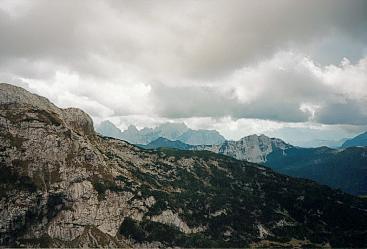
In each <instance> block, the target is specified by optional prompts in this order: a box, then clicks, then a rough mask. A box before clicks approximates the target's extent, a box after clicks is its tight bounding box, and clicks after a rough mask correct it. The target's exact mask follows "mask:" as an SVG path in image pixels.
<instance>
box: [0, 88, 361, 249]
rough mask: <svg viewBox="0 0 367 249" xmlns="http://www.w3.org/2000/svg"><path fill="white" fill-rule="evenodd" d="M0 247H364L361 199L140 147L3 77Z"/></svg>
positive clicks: (221, 159)
mask: <svg viewBox="0 0 367 249" xmlns="http://www.w3.org/2000/svg"><path fill="white" fill-rule="evenodd" d="M0 172H1V174H0V245H1V246H6V247H16V246H24V247H129V246H139V247H149V246H153V247H157V246H165V247H167V246H172V247H173V246H180V247H194V246H195V247H247V246H274V245H276V246H286V245H292V246H297V245H298V246H300V245H303V246H318V245H319V246H325V245H331V246H335V247H353V246H355V247H364V246H366V245H367V239H366V238H367V203H366V201H364V200H362V199H359V198H356V197H353V196H350V195H348V194H344V193H342V192H340V191H334V190H332V189H330V188H328V187H325V186H320V185H317V184H316V183H314V182H311V181H306V180H301V179H294V178H291V177H287V176H282V175H279V174H277V173H274V172H273V171H271V170H270V169H267V168H265V167H263V166H259V165H256V164H251V163H247V162H245V161H238V160H235V159H232V158H230V157H226V156H222V155H217V154H215V153H211V152H207V151H179V150H174V149H162V150H159V151H150V150H143V149H140V148H138V147H136V146H133V145H131V144H129V143H127V142H124V141H120V140H117V139H112V138H106V137H101V136H99V135H97V134H95V133H94V131H93V123H92V121H91V119H90V117H89V116H88V115H87V114H85V113H84V112H83V111H81V110H79V109H60V108H58V107H56V106H55V105H53V104H52V103H50V102H49V101H48V100H47V99H45V98H43V97H40V96H37V95H33V94H31V93H29V92H27V91H25V90H24V89H21V88H18V87H15V86H12V85H7V84H0Z"/></svg>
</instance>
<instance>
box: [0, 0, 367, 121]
mask: <svg viewBox="0 0 367 249" xmlns="http://www.w3.org/2000/svg"><path fill="white" fill-rule="evenodd" d="M14 1H15V0H14ZM366 26H367V1H364V0H349V1H341V0H340V1H339V0H325V1H316V0H311V1H306V0H305V1H293V0H270V1H242V0H241V1H240V0H230V1H216V0H214V1H165V0H162V1H117V0H116V1H115V0H110V1H95V2H93V4H92V3H91V2H90V1H85V0H79V1H71V0H65V1H48V0H35V1H32V2H31V3H29V2H28V3H27V8H25V10H24V11H22V13H20V14H19V15H15V16H14V15H11V13H8V12H6V11H5V10H3V9H2V8H0V33H1V36H2V38H1V41H0V44H1V45H0V70H1V72H2V73H1V75H0V76H1V77H4V78H3V79H13V78H17V77H18V78H28V79H31V80H42V81H45V82H51V84H50V85H49V86H50V88H52V87H53V86H54V85H53V84H52V81H55V73H56V72H58V71H65V72H68V73H70V74H76V75H78V76H79V78H80V81H78V82H77V83H76V84H79V85H78V86H72V87H69V86H66V87H59V88H58V90H60V91H63V93H64V94H65V96H69V95H68V94H67V92H68V91H69V92H70V93H72V95H71V96H74V95H76V97H79V98H80V99H83V100H85V101H86V102H85V103H83V106H86V107H87V108H89V109H90V110H91V112H93V115H96V116H98V112H105V113H110V112H109V111H110V109H111V111H113V113H114V114H115V115H130V114H133V113H137V114H146V115H149V114H150V115H152V116H157V115H159V116H161V117H167V118H183V117H193V116H194V117H195V116H196V117H199V116H210V117H223V116H232V117H234V118H261V119H272V120H280V121H286V122H305V121H308V120H309V118H310V113H307V112H304V111H302V110H300V105H301V104H303V103H306V104H314V105H319V106H320V109H319V110H318V112H317V113H316V116H315V117H314V121H317V122H322V123H353V124H362V123H366V122H367V120H366V118H365V116H366V113H365V112H364V111H363V108H362V106H364V104H365V101H363V100H360V99H357V100H356V99H353V96H352V97H350V96H348V97H349V98H350V99H351V100H350V101H347V102H345V101H344V103H343V99H345V98H346V96H344V95H347V93H344V92H342V91H341V90H339V89H337V90H335V89H334V88H333V87H330V86H328V85H327V84H325V82H322V80H320V79H319V78H317V76H315V74H312V72H310V70H309V69H307V68H306V69H305V68H304V67H298V68H297V65H290V66H288V68H286V71H282V70H277V69H267V68H262V67H261V65H262V63H264V62H265V63H266V61H268V60H271V58H273V56H274V54H276V53H277V52H279V51H285V50H295V51H301V52H306V54H310V55H311V56H312V57H313V58H317V59H319V60H320V61H321V62H324V63H333V64H338V63H339V60H340V59H341V58H342V57H351V58H353V59H354V61H355V62H356V61H358V60H359V59H361V58H363V57H364V56H365V54H363V53H364V52H363V51H366V45H365V44H367V30H366ZM303 50H304V51H303ZM296 62H297V61H296ZM315 64H317V61H316V63H315ZM259 65H260V66H259ZM272 66H273V67H274V68H276V67H277V65H276V62H274V65H272ZM293 66H294V68H295V69H294V68H293ZM243 68H245V69H246V68H249V69H254V70H258V72H259V73H260V74H262V75H263V76H262V77H261V79H260V80H263V82H257V81H256V80H254V81H253V82H250V81H249V80H248V79H247V80H246V77H247V75H246V74H245V76H244V77H245V79H237V80H233V79H231V75H233V74H236V71H238V70H240V71H241V70H243ZM320 68H321V69H322V67H320ZM269 70H270V71H269ZM302 70H305V71H302ZM351 76H353V74H351ZM353 77H354V76H353ZM366 79H367V78H366ZM362 80H363V79H362ZM91 82H93V85H92V83H91ZM157 82H159V83H157ZM208 83H210V84H208ZM32 84H33V87H35V88H37V87H36V85H35V84H37V83H32ZM59 84H61V83H59ZM138 84H144V85H146V86H149V87H150V88H151V92H150V93H149V94H148V93H147V94H146V95H144V94H143V95H139V94H136V93H135V92H136V91H139V89H140V88H139V87H138V88H137V89H135V88H132V89H130V86H131V85H138ZM351 84H353V82H352V83H351ZM107 85H115V86H118V87H110V88H109V89H111V91H101V90H105V88H106V86H107ZM257 86H260V87H262V88H264V89H260V92H259V93H256V98H255V99H250V100H248V101H244V100H243V99H241V98H242V97H243V96H242V95H245V97H246V96H247V95H249V96H250V97H251V91H252V89H253V88H256V87H257ZM43 87H44V86H43ZM120 87H121V88H120ZM116 89H118V90H119V91H118V94H120V95H121V96H120V98H121V99H127V101H118V100H114V101H110V100H109V99H108V97H106V96H103V97H102V96H100V94H101V92H103V94H107V95H108V94H110V95H114V94H116ZM125 89H127V90H125ZM46 92H47V91H46ZM38 93H39V94H42V90H40V91H39V92H38ZM53 94H54V93H53ZM54 95H56V94H54ZM354 97H355V96H354ZM134 98H136V99H134ZM88 100H90V102H91V103H89V102H88ZM68 101H69V102H71V101H70V100H68ZM142 102H144V104H142ZM148 102H149V103H148ZM72 103H74V102H72ZM137 106H138V107H137ZM139 106H140V107H139ZM146 106H151V109H149V110H147V111H145V112H144V110H145V109H146V108H145V107H146ZM105 109H106V110H108V111H100V110H105ZM112 109H113V110H112ZM346 112H347V113H346ZM351 113H352V114H353V115H352V114H351Z"/></svg>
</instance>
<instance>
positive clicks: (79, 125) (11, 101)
mask: <svg viewBox="0 0 367 249" xmlns="http://www.w3.org/2000/svg"><path fill="white" fill-rule="evenodd" d="M0 105H2V106H8V107H11V106H13V107H15V108H20V109H22V110H23V112H24V114H25V115H26V116H27V115H28V116H29V115H31V113H32V112H33V116H37V117H36V118H38V119H48V120H49V121H50V122H55V123H60V124H61V123H64V124H65V125H66V126H67V127H68V128H70V129H71V130H74V131H75V132H77V133H78V134H81V135H95V132H94V128H93V121H92V119H91V117H90V116H89V115H88V114H87V113H85V112H84V111H83V110H81V109H78V108H65V109H61V108H58V107H57V106H56V105H54V104H52V103H51V102H50V101H49V100H48V99H46V98H44V97H42V96H38V95H36V94H32V93H30V92H28V91H26V90H25V89H23V88H21V87H17V86H14V85H10V84H6V83H1V84H0Z"/></svg>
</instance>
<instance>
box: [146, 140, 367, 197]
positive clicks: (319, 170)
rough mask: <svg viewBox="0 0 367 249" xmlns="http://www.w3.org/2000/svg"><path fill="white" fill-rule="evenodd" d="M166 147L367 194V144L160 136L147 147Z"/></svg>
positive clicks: (355, 193) (350, 191)
mask: <svg viewBox="0 0 367 249" xmlns="http://www.w3.org/2000/svg"><path fill="white" fill-rule="evenodd" d="M162 147H167V148H176V149H181V150H182V149H184V150H207V151H211V152H215V153H218V154H223V155H226V156H230V157H233V158H236V159H238V160H246V161H249V162H254V163H261V164H263V165H266V166H268V167H270V168H272V169H273V170H275V171H277V172H280V173H283V174H286V175H290V176H295V177H302V178H307V179H311V180H315V181H317V182H319V183H322V184H326V185H328V186H331V187H333V188H340V189H342V190H343V191H345V192H348V193H351V194H354V195H367V148H366V147H352V148H344V149H332V148H328V147H319V148H301V147H297V146H292V145H290V144H287V143H285V142H284V141H282V140H281V139H278V138H269V137H267V136H265V135H260V136H257V135H251V136H247V137H244V138H242V139H240V140H238V141H225V142H223V143H222V144H219V145H198V146H190V145H187V144H183V143H182V142H180V141H170V140H168V139H163V138H159V139H157V140H155V141H153V142H151V143H149V144H148V145H146V146H144V147H143V148H147V149H158V148H162Z"/></svg>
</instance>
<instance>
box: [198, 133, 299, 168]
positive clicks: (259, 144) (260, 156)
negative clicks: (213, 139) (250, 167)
mask: <svg viewBox="0 0 367 249" xmlns="http://www.w3.org/2000/svg"><path fill="white" fill-rule="evenodd" d="M291 147H293V146H291V145H289V144H287V143H285V142H284V141H282V140H280V139H278V138H269V137H267V136H265V135H260V136H257V135H251V136H247V137H244V138H242V139H240V140H238V141H229V140H227V141H225V142H223V143H222V144H219V145H199V146H195V147H192V148H191V149H192V150H208V151H212V152H215V153H219V154H223V155H226V156H231V157H234V158H236V159H238V160H246V161H249V162H253V163H264V162H266V161H267V156H268V155H269V154H271V153H272V152H274V151H285V150H286V149H289V148H291Z"/></svg>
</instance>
